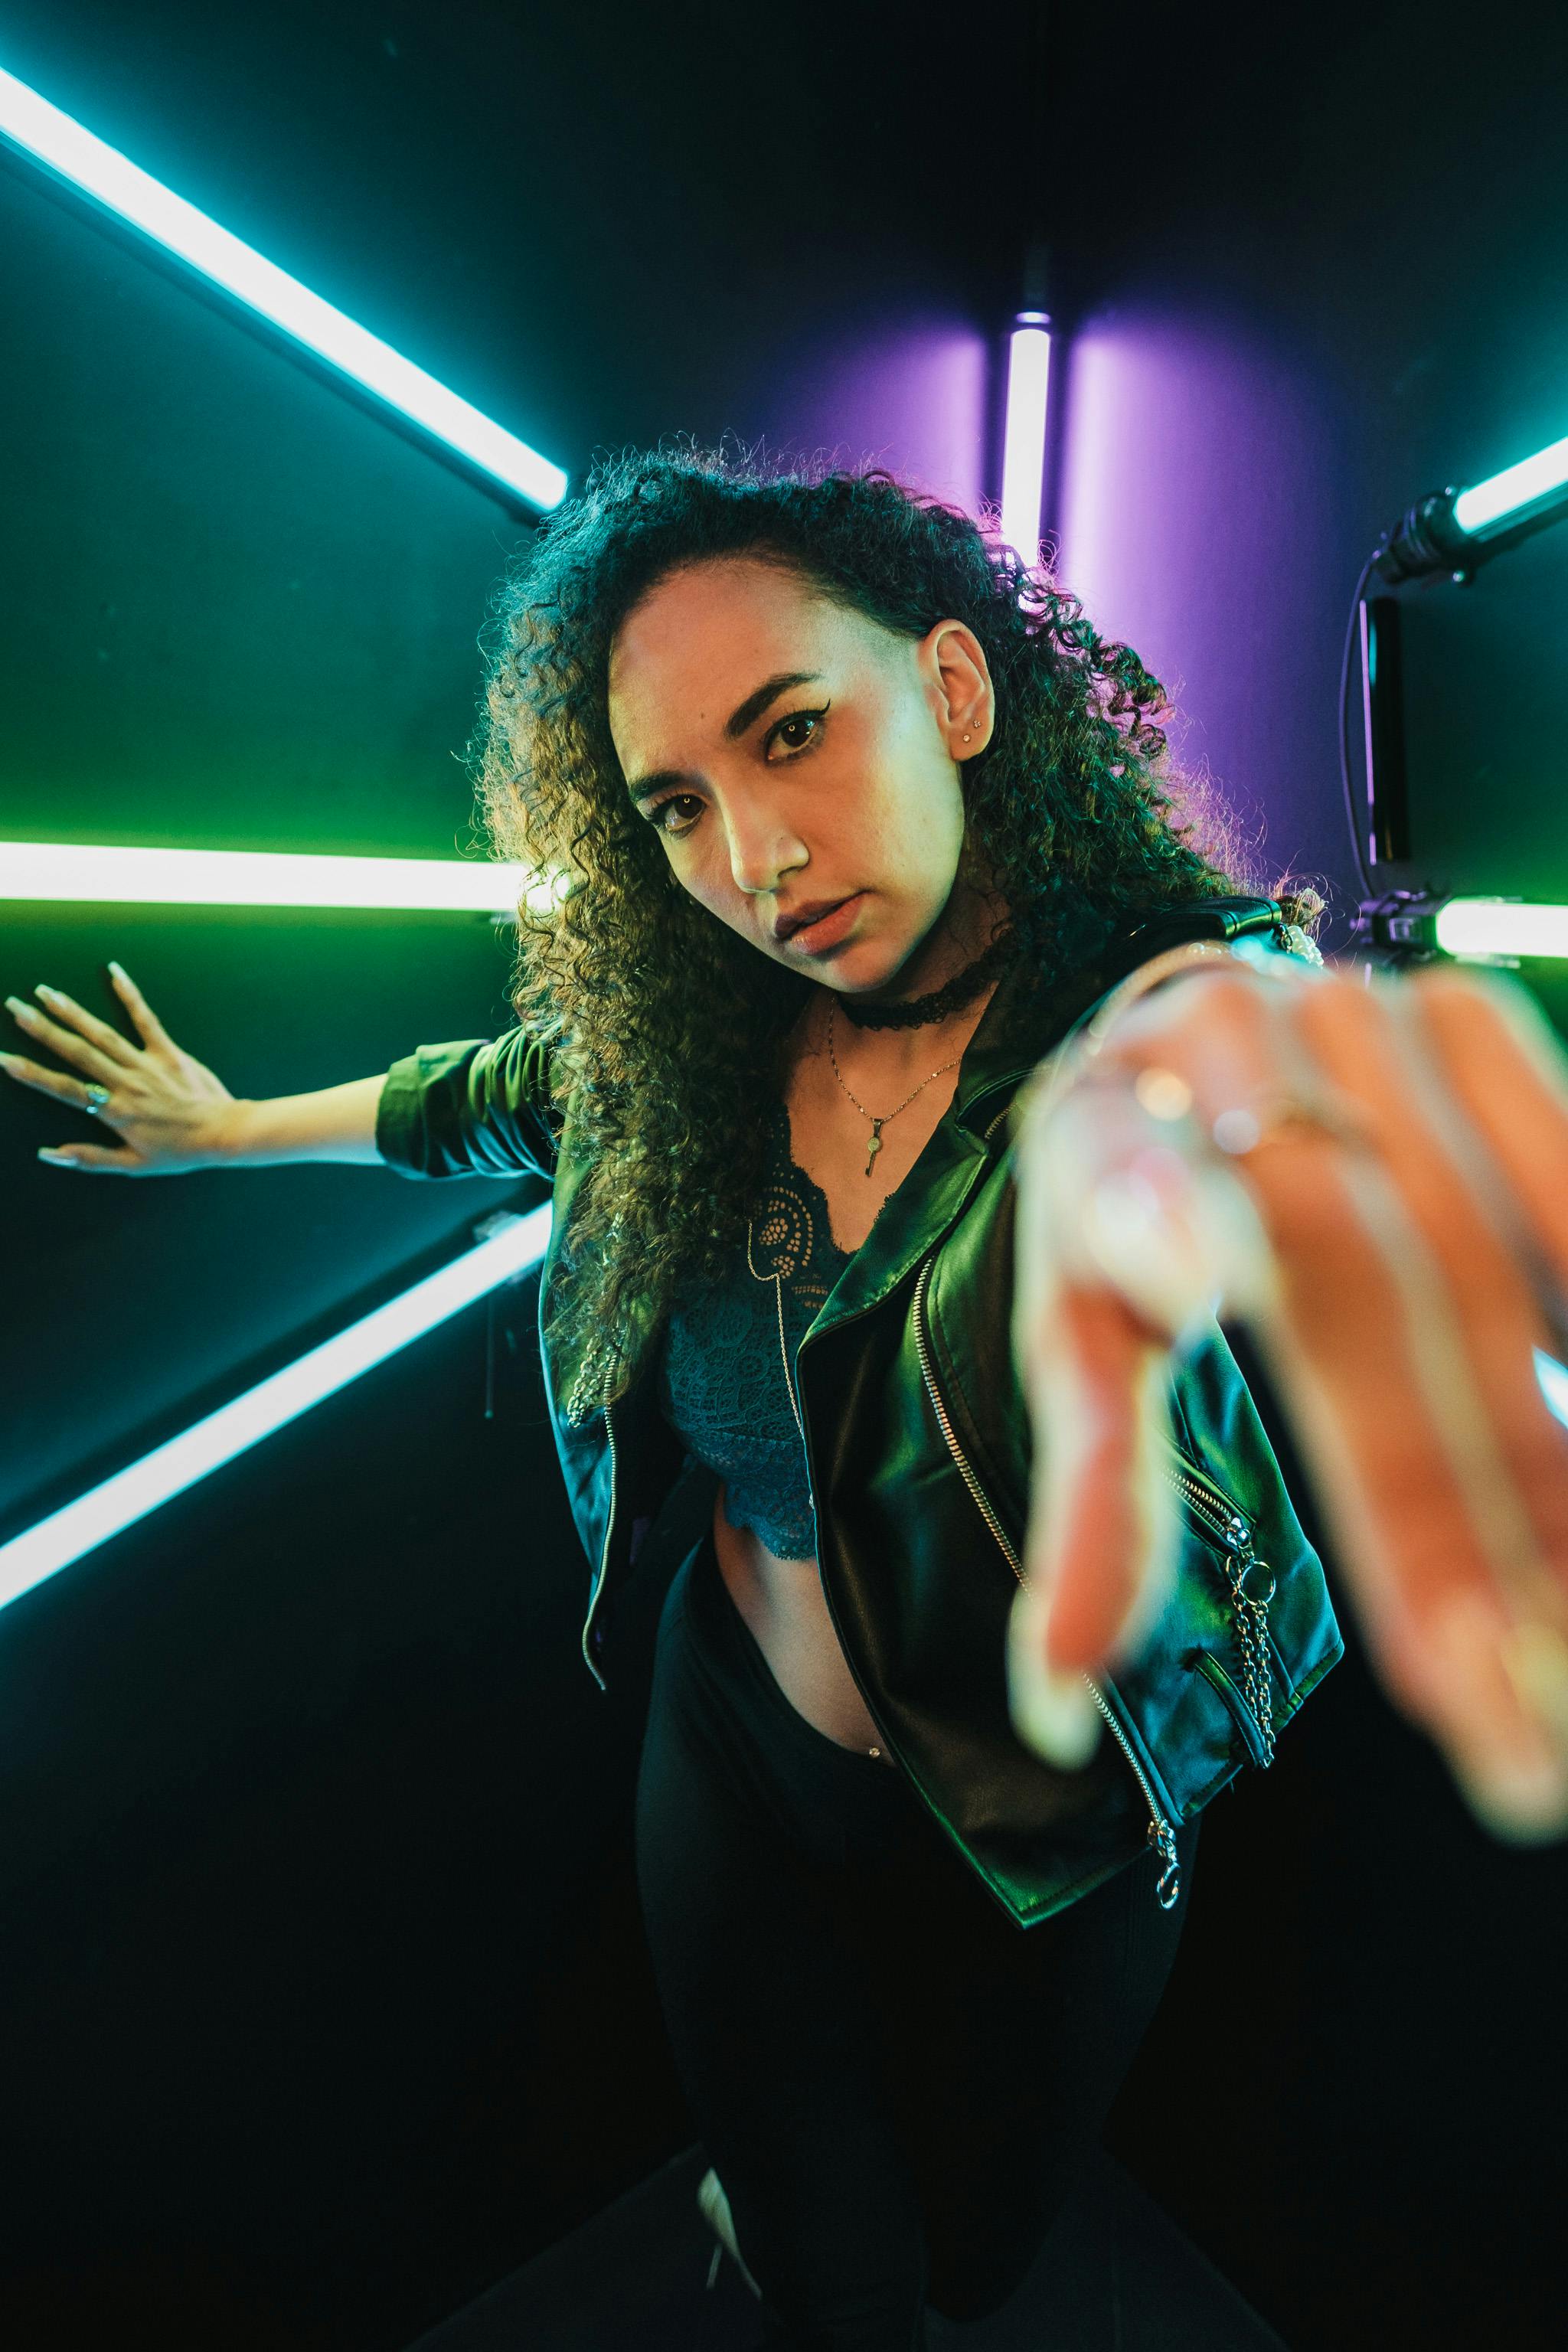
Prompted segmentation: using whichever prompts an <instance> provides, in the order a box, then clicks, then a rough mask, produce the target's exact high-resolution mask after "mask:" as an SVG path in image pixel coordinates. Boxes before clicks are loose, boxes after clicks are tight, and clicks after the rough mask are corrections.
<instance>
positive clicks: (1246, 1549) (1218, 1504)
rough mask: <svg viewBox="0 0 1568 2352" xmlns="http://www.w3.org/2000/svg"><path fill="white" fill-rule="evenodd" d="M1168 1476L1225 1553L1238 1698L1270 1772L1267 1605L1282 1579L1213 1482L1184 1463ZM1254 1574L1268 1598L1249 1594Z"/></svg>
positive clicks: (1243, 1519) (1271, 1731) (1271, 1709)
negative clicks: (1237, 1664)
mask: <svg viewBox="0 0 1568 2352" xmlns="http://www.w3.org/2000/svg"><path fill="white" fill-rule="evenodd" d="M1165 1475H1166V1476H1167V1477H1168V1478H1169V1479H1170V1480H1171V1482H1172V1484H1173V1486H1175V1488H1176V1491H1177V1492H1178V1494H1180V1495H1181V1496H1182V1497H1183V1500H1184V1502H1185V1503H1186V1504H1187V1505H1188V1507H1189V1508H1190V1509H1191V1510H1192V1512H1193V1514H1194V1517H1197V1518H1199V1519H1201V1520H1202V1521H1203V1522H1204V1524H1205V1527H1207V1528H1209V1530H1210V1532H1211V1533H1212V1534H1213V1535H1214V1537H1215V1540H1216V1541H1217V1542H1218V1543H1219V1544H1220V1545H1221V1546H1222V1547H1223V1548H1224V1550H1225V1554H1226V1560H1225V1576H1226V1583H1227V1584H1228V1585H1229V1586H1230V1599H1231V1617H1232V1622H1233V1624H1234V1625H1235V1628H1236V1637H1237V1647H1238V1649H1239V1650H1240V1653H1241V1688H1240V1691H1239V1693H1238V1696H1239V1697H1240V1699H1241V1703H1242V1705H1243V1706H1245V1707H1246V1709H1247V1713H1248V1715H1249V1716H1250V1717H1252V1721H1253V1724H1254V1726H1255V1727H1256V1729H1257V1733H1258V1744H1259V1746H1260V1748H1261V1749H1262V1753H1261V1755H1260V1756H1259V1757H1258V1765H1259V1767H1260V1768H1261V1769H1263V1770H1265V1771H1266V1770H1267V1769H1268V1766H1269V1765H1270V1764H1272V1763H1273V1761H1274V1702H1273V1697H1272V1695H1271V1692H1270V1689H1269V1682H1268V1604H1269V1602H1270V1601H1272V1600H1273V1598H1274V1595H1275V1592H1276V1591H1277V1589H1278V1585H1279V1579H1278V1578H1277V1577H1276V1576H1275V1575H1274V1574H1273V1572H1272V1570H1269V1569H1268V1565H1267V1563H1266V1562H1265V1561H1263V1560H1261V1559H1258V1555H1257V1553H1256V1552H1255V1551H1254V1550H1253V1548H1252V1528H1251V1527H1250V1525H1249V1524H1248V1522H1247V1518H1246V1517H1245V1516H1244V1515H1243V1514H1242V1513H1241V1512H1240V1511H1238V1510H1237V1507H1236V1506H1235V1504H1234V1503H1233V1502H1232V1501H1231V1500H1230V1497H1229V1496H1227V1495H1226V1494H1224V1493H1222V1491H1221V1490H1220V1488H1219V1487H1217V1486H1215V1485H1214V1484H1213V1482H1212V1480H1208V1479H1205V1478H1203V1477H1201V1476H1200V1475H1199V1473H1198V1472H1197V1471H1195V1470H1194V1468H1193V1466H1192V1465H1191V1464H1190V1463H1189V1462H1186V1461H1182V1462H1180V1463H1170V1464H1167V1465H1166V1470H1165ZM1254 1573H1256V1574H1258V1576H1264V1575H1267V1576H1268V1591H1267V1592H1264V1593H1252V1592H1249V1591H1247V1580H1248V1579H1249V1578H1250V1577H1251V1576H1252V1575H1253V1574H1254ZM1218 1663H1219V1662H1218V1660H1217V1659H1216V1660H1215V1664H1218ZM1226 1680H1227V1681H1229V1682H1230V1685H1231V1688H1232V1689H1233V1690H1235V1689H1236V1688H1237V1685H1236V1683H1235V1681H1234V1679H1233V1678H1232V1677H1231V1676H1229V1675H1227V1676H1226Z"/></svg>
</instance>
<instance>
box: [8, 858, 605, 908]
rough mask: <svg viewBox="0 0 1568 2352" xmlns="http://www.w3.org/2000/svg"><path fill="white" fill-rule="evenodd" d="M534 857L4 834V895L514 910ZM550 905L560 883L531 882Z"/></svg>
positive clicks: (117, 902)
mask: <svg viewBox="0 0 1568 2352" xmlns="http://www.w3.org/2000/svg"><path fill="white" fill-rule="evenodd" d="M530 882H531V872H530V869H529V868H528V867H527V866H518V865H514V864H511V863H509V862H508V861H506V860H504V859H500V858H485V859H480V858H475V859H472V860H470V861H464V860H462V859H459V858H455V857H312V856H303V855H301V856H295V855H293V854H292V853H289V852H284V851H274V850H267V849H256V850H242V849H131V848H120V847H116V846H113V845H103V844H98V843H86V842H55V841H5V842H0V899H6V898H37V899H42V898H49V899H57V900H65V901H68V902H70V903H81V902H84V901H96V902H98V903H99V904H100V905H106V906H119V907H428V908H454V909H458V910H463V909H468V910H471V911H474V912H478V913H488V914H513V913H515V912H516V909H517V904H518V901H519V899H520V898H521V897H522V896H523V893H524V888H525V886H528V885H529V884H530ZM527 895H528V899H529V904H530V905H531V906H535V907H538V908H541V910H544V909H547V908H548V907H549V905H550V903H551V901H552V899H553V898H557V897H558V896H559V891H558V890H557V889H555V888H553V887H552V886H551V884H550V883H549V882H548V881H547V880H545V879H544V878H542V877H539V878H535V879H532V882H531V887H529V888H528V892H527Z"/></svg>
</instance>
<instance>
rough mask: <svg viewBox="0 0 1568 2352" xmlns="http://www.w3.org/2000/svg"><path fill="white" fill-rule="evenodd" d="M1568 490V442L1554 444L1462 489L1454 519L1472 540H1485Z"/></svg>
mask: <svg viewBox="0 0 1568 2352" xmlns="http://www.w3.org/2000/svg"><path fill="white" fill-rule="evenodd" d="M1563 488H1568V439H1565V440H1562V441H1553V442H1552V446H1551V447H1550V448H1549V449H1538V450H1537V451H1536V453H1535V455H1534V457H1524V458H1521V461H1520V463H1519V464H1518V465H1517V466H1508V467H1504V469H1503V471H1502V472H1501V473H1500V474H1492V475H1489V477H1488V478H1487V479H1486V480H1485V481H1484V482H1477V483H1476V484H1475V486H1474V487H1473V488H1470V489H1468V490H1461V491H1460V493H1459V495H1458V498H1457V499H1455V501H1454V520H1455V521H1456V522H1457V523H1458V526H1459V529H1460V530H1468V532H1469V534H1470V536H1471V538H1472V539H1484V538H1486V537H1487V536H1488V534H1489V532H1491V531H1494V530H1503V529H1505V528H1506V527H1507V526H1508V525H1509V524H1510V523H1515V522H1522V521H1523V520H1524V517H1525V514H1526V512H1527V510H1528V509H1531V508H1534V507H1539V506H1542V505H1544V503H1545V502H1546V500H1547V499H1551V498H1554V497H1555V496H1556V494H1557V492H1558V491H1559V490H1561V489H1563Z"/></svg>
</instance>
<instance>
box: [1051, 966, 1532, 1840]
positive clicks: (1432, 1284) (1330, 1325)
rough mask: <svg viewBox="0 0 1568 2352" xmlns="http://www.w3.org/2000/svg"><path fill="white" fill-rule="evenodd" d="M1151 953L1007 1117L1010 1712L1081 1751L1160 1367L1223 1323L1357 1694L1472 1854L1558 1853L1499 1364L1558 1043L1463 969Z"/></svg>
mask: <svg viewBox="0 0 1568 2352" xmlns="http://www.w3.org/2000/svg"><path fill="white" fill-rule="evenodd" d="M1179 953H1180V954H1181V956H1182V957H1183V958H1184V960H1185V961H1191V964H1192V969H1191V970H1187V969H1184V968H1183V969H1179V970H1177V971H1175V972H1174V975H1173V977H1172V978H1171V979H1169V980H1168V981H1167V982H1164V984H1163V985H1162V986H1161V987H1159V988H1158V989H1156V990H1153V991H1152V992H1149V993H1147V994H1146V995H1144V996H1142V998H1141V999H1140V1000H1139V1001H1138V1002H1136V1003H1131V1004H1130V1005H1128V1006H1126V1007H1125V1008H1124V1009H1123V1010H1121V1012H1120V1013H1116V1014H1115V1015H1114V1017H1113V1018H1111V1019H1110V1020H1109V1022H1108V1024H1107V1025H1106V1026H1105V1028H1104V1032H1103V1034H1097V1033H1096V1030H1095V1028H1094V1025H1093V1024H1091V1025H1090V1029H1089V1031H1088V1032H1087V1033H1086V1035H1085V1037H1084V1038H1082V1039H1076V1040H1074V1041H1073V1042H1072V1043H1070V1044H1069V1045H1068V1046H1067V1047H1064V1049H1063V1050H1062V1052H1061V1054H1060V1055H1056V1056H1053V1057H1051V1059H1050V1060H1049V1061H1047V1063H1044V1064H1042V1065H1041V1067H1040V1069H1039V1070H1038V1071H1037V1073H1036V1075H1035V1077H1034V1078H1033V1079H1032V1080H1031V1081H1030V1084H1029V1087H1028V1089H1027V1090H1026V1097H1024V1098H1023V1099H1022V1100H1021V1102H1020V1106H1019V1117H1018V1119H1017V1126H1016V1174H1017V1184H1018V1202H1017V1259H1016V1289H1015V1295H1014V1308H1013V1333H1012V1338H1013V1348H1014V1354H1015V1361H1016V1365H1017V1369H1018V1372H1019V1376H1020V1379H1021V1381H1022V1383H1023V1387H1024V1391H1025V1395H1026V1401H1027V1404H1028V1410H1029V1414H1030V1423H1031V1430H1032V1434H1033V1441H1034V1450H1035V1465H1036V1466H1035V1475H1034V1479H1033V1485H1032V1489H1031V1494H1030V1501H1029V1518H1028V1528H1027V1533H1026V1545H1025V1561H1024V1567H1025V1576H1026V1589H1025V1590H1024V1591H1021V1592H1020V1593H1019V1594H1018V1596H1017V1599H1016V1601H1015V1604H1014V1610H1013V1617H1012V1622H1011V1626H1010V1632H1009V1643H1008V1660H1007V1667H1008V1688H1009V1695H1010V1703H1011V1706H1012V1712H1013V1719H1014V1723H1015V1726H1016V1729H1017V1731H1018V1733H1019V1736H1020V1738H1023V1739H1025V1740H1026V1742H1027V1743H1028V1744H1029V1745H1030V1746H1032V1747H1034V1748H1037V1750H1038V1752H1040V1753H1041V1754H1043V1755H1045V1756H1047V1757H1048V1758H1049V1759H1051V1760H1052V1761H1054V1762H1058V1763H1062V1764H1074V1763H1077V1762H1080V1761H1081V1760H1082V1759H1083V1757H1084V1755H1085V1754H1086V1753H1087V1750H1088V1746H1089V1741H1090V1738H1091V1736H1092V1735H1091V1732H1090V1730H1089V1727H1088V1725H1087V1719H1086V1717H1085V1712H1084V1711H1085V1709H1086V1708H1087V1709H1088V1710H1089V1714H1090V1715H1092V1713H1093V1708H1092V1702H1091V1700H1090V1698H1089V1692H1088V1688H1087V1685H1086V1684H1085V1682H1084V1679H1083V1677H1084V1675H1086V1674H1088V1675H1095V1674H1096V1673H1097V1672H1098V1671H1099V1670H1100V1669H1104V1668H1110V1669H1112V1670H1113V1669H1114V1667H1115V1665H1116V1664H1117V1663H1118V1662H1119V1661H1121V1660H1130V1659H1132V1658H1136V1656H1137V1655H1138V1654H1139V1649H1140V1644H1141V1642H1142V1638H1143V1636H1144V1635H1145V1634H1146V1633H1147V1631H1148V1629H1149V1627H1150V1626H1151V1624H1152V1622H1153V1620H1154V1619H1155V1618H1156V1617H1157V1616H1158V1614H1159V1613H1160V1611H1161V1609H1162V1608H1163V1604H1164V1601H1165V1600H1166V1599H1167V1597H1168V1595H1169V1592H1170V1589H1171V1580H1172V1578H1173V1574H1174V1563H1175V1559H1176V1554H1177V1549H1178V1528H1177V1522H1176V1506H1175V1504H1174V1502H1173V1499H1172V1496H1171V1491H1170V1488H1169V1486H1168V1485H1167V1483H1166V1481H1165V1480H1164V1479H1163V1476H1162V1475H1160V1463H1159V1456H1160V1454H1161V1453H1162V1451H1163V1447H1162V1440H1163V1438H1165V1437H1167V1436H1168V1434H1169V1424H1168V1420H1167V1415H1166V1408H1165V1403H1164V1388H1165V1383H1166V1380H1167V1377H1168V1372H1169V1366H1170V1357H1171V1350H1172V1349H1173V1346H1174V1345H1175V1343H1176V1342H1177V1341H1178V1340H1179V1339H1181V1337H1182V1335H1183V1333H1184V1329H1186V1328H1188V1327H1189V1326H1191V1325H1192V1323H1193V1321H1194V1318H1202V1317H1203V1316H1205V1315H1206V1314H1208V1313H1211V1312H1213V1313H1219V1314H1224V1315H1226V1316H1234V1317H1237V1318H1241V1319H1243V1320H1245V1321H1246V1322H1247V1325H1248V1327H1249V1328H1250V1329H1251V1330H1252V1331H1253V1332H1254V1333H1255V1335H1256V1337H1257V1339H1258V1346H1259V1349H1260V1352H1261V1354H1262V1357H1263V1360H1264V1361H1265V1363H1266V1364H1267V1366H1268V1372H1269V1375H1270V1378H1271V1381H1273V1383H1274V1385H1275V1386H1276V1388H1277V1390H1278V1392H1279V1400H1280V1402H1281V1404H1282V1406H1283V1408H1284V1409H1285V1411H1286V1412H1287V1413H1288V1415H1289V1421H1290V1425H1291V1431H1292V1434H1293V1436H1294V1437H1295V1439H1296V1441H1297V1444H1298V1447H1299V1450H1300V1456H1301V1459H1302V1461H1303V1463H1304V1464H1305V1465H1306V1467H1307V1470H1308V1473H1309V1475H1310V1478H1311V1480H1312V1483H1313V1487H1314V1491H1315V1495H1316V1497H1317V1500H1318V1502H1319V1504H1320V1507H1321V1511H1322V1515H1323V1518H1324V1522H1325V1525H1326V1527H1327V1528H1328V1531H1329V1535H1330V1538H1331V1543H1332V1545H1333V1549H1334V1553H1335V1557H1336V1559H1337V1563H1338V1565H1339V1567H1340V1569H1341V1570H1342V1575H1343V1578H1344V1580H1345V1583H1346V1586H1347V1588H1348V1596H1349V1599H1350V1601H1351V1603H1352V1607H1353V1609H1354V1612H1355V1615H1356V1618H1357V1621H1358V1622H1359V1625H1360V1627H1361V1630H1362V1633H1363V1638H1364V1641H1365V1644H1366V1648H1367V1652H1368V1655H1369V1658H1370V1662H1371V1664H1372V1666H1373V1671H1374V1672H1375V1673H1376V1674H1377V1675H1379V1677H1380V1679H1381V1681H1382V1682H1383V1684H1384V1688H1385V1689H1386V1691H1387V1692H1388V1694H1389V1696H1390V1697H1391V1698H1392V1700H1393V1701H1394V1704H1395V1705H1396V1706H1398V1707H1399V1708H1400V1709H1401V1711H1402V1712H1403V1713H1404V1714H1405V1716H1406V1717H1408V1718H1409V1719H1410V1720H1411V1721H1412V1722H1414V1723H1415V1724H1416V1725H1417V1726H1418V1727H1421V1728H1422V1729H1424V1730H1426V1732H1427V1733H1428V1734H1429V1735H1430V1736H1431V1738H1433V1739H1434V1740H1435V1741H1436V1744H1437V1746H1438V1748H1440V1750H1441V1751H1442V1752H1443V1754H1444V1755H1445V1757H1446V1758H1447V1762H1448V1765H1449V1768H1450V1769H1451V1770H1452V1772H1453V1774H1454V1776H1455V1779H1456V1780H1457V1781H1458V1785H1459V1787H1460V1789H1461V1790H1462V1791H1463V1793H1464V1795H1465V1798H1466V1800H1467V1801H1468V1804H1469V1806H1470V1808H1471V1810H1472V1811H1473V1812H1474V1813H1475V1814H1476V1816H1477V1817H1478V1818H1479V1820H1481V1821H1482V1822H1485V1823H1486V1825H1487V1826H1488V1827H1489V1829H1490V1830H1491V1831H1492V1832H1494V1833H1495V1834H1497V1835H1499V1836H1501V1837H1505V1838H1510V1839H1516V1840H1521V1841H1524V1840H1537V1839H1544V1838H1554V1837H1559V1836H1562V1835H1563V1834H1564V1832H1568V1429H1564V1428H1563V1426H1562V1425H1561V1424H1560V1423H1559V1422H1558V1421H1557V1420H1556V1419H1554V1418H1553V1415H1552V1412H1551V1411H1550V1410H1549V1408H1548V1405H1547V1403H1546V1400H1545V1397H1544V1395H1543V1393H1542V1385H1541V1381H1540V1378H1539V1376H1538V1372H1537V1364H1536V1357H1535V1350H1537V1349H1540V1350H1542V1352H1543V1353H1544V1354H1545V1355H1546V1356H1548V1357H1552V1356H1556V1357H1559V1358H1561V1357H1562V1356H1563V1353H1564V1341H1565V1339H1568V1328H1565V1325H1564V1320H1563V1300H1564V1298H1568V1057H1565V1056H1564V1055H1563V1052H1562V1050H1561V1048H1560V1047H1559V1046H1558V1045H1557V1043H1556V1041H1555V1040H1554V1038H1553V1037H1552V1033H1551V1031H1550V1029H1549V1027H1548V1026H1547V1024H1546V1022H1545V1021H1544V1019H1543V1018H1542V1015H1541V1014H1540V1013H1539V1012H1538V1010H1537V1009H1536V1007H1535V1005H1534V1003H1533V1002H1532V1000H1531V998H1530V997H1529V996H1528V995H1527V993H1526V992H1525V991H1524V990H1523V989H1522V988H1521V987H1519V986H1518V985H1517V983H1515V982H1510V981H1507V980H1504V979H1502V978H1500V976H1497V975H1495V974H1491V973H1480V972H1476V971H1464V970H1458V969H1456V968H1454V967H1451V966H1445V967H1432V968H1424V969H1422V970H1420V971H1415V972H1414V973H1411V974H1409V975H1406V976H1403V977H1397V978H1391V977H1388V976H1386V975H1383V974H1376V973H1374V974H1373V975H1372V978H1371V982H1370V985H1369V984H1368V982H1367V980H1366V977H1365V975H1364V974H1362V973H1359V972H1358V973H1356V974H1354V975H1353V976H1352V973H1351V972H1350V971H1342V970H1337V969H1335V968H1332V967H1314V966H1310V965H1302V964H1296V963H1293V962H1288V961H1287V960H1286V959H1285V958H1283V957H1278V956H1269V957H1267V958H1264V959H1261V960H1260V961H1257V962H1256V963H1254V964H1252V965H1251V966H1249V965H1248V964H1247V963H1245V962H1241V961H1237V959H1236V958H1235V957H1234V956H1233V955H1231V954H1229V953H1228V952H1226V950H1222V949H1215V950H1209V951H1208V952H1207V953H1206V954H1205V952H1204V951H1203V950H1201V949H1200V950H1197V951H1195V952H1194V950H1191V949H1189V950H1181V951H1179ZM1108 1009H1109V1008H1108Z"/></svg>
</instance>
